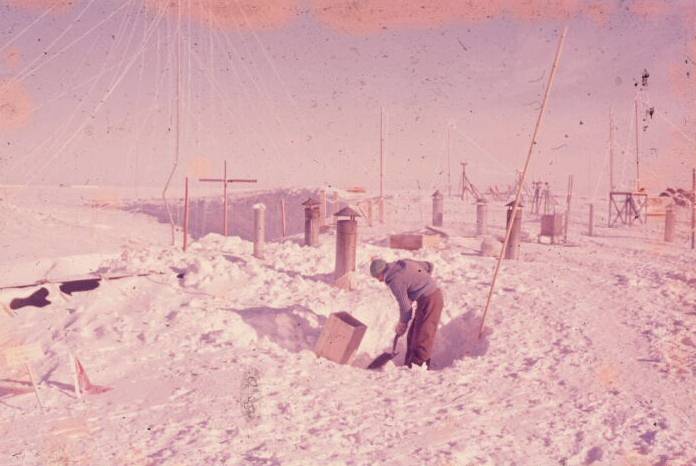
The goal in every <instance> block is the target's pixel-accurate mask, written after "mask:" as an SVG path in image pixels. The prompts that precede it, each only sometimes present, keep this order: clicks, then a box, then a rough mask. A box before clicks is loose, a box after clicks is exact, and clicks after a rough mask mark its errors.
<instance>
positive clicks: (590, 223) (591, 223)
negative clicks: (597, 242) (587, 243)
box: [587, 204, 594, 236]
mask: <svg viewBox="0 0 696 466" xmlns="http://www.w3.org/2000/svg"><path fill="white" fill-rule="evenodd" d="M587 235H588V236H594V204H590V218H589V220H588V222H587Z"/></svg>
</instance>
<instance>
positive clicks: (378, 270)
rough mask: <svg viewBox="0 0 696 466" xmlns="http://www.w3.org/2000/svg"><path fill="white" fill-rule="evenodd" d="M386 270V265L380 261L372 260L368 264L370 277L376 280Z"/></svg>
mask: <svg viewBox="0 0 696 466" xmlns="http://www.w3.org/2000/svg"><path fill="white" fill-rule="evenodd" d="M385 270H387V263H386V262H385V261H384V260H382V259H373V260H372V262H371V263H370V275H372V276H373V277H375V278H377V277H379V276H380V275H381V274H382V272H384V271H385Z"/></svg>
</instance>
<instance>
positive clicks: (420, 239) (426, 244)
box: [389, 233, 440, 251]
mask: <svg viewBox="0 0 696 466" xmlns="http://www.w3.org/2000/svg"><path fill="white" fill-rule="evenodd" d="M439 245H440V237H439V236H437V235H418V234H410V233H404V234H399V235H390V236H389V247H390V248H392V249H408V250H410V251H413V250H416V249H421V248H436V247H438V246H439Z"/></svg>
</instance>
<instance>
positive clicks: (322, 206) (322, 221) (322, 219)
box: [319, 189, 326, 226]
mask: <svg viewBox="0 0 696 466" xmlns="http://www.w3.org/2000/svg"><path fill="white" fill-rule="evenodd" d="M319 225H321V226H324V225H326V191H325V190H323V189H322V190H321V193H320V200H319Z"/></svg>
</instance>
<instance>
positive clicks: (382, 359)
mask: <svg viewBox="0 0 696 466" xmlns="http://www.w3.org/2000/svg"><path fill="white" fill-rule="evenodd" d="M399 336H400V335H394V345H393V346H392V350H391V353H389V352H385V353H382V354H380V355H379V356H377V358H375V360H374V361H372V362H371V363H370V365H369V366H367V368H368V369H381V368H382V367H384V365H385V364H386V363H388V362H389V361H391V360H392V359H394V356H396V355H397V354H399V353H397V352H396V342H397V341H399Z"/></svg>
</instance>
